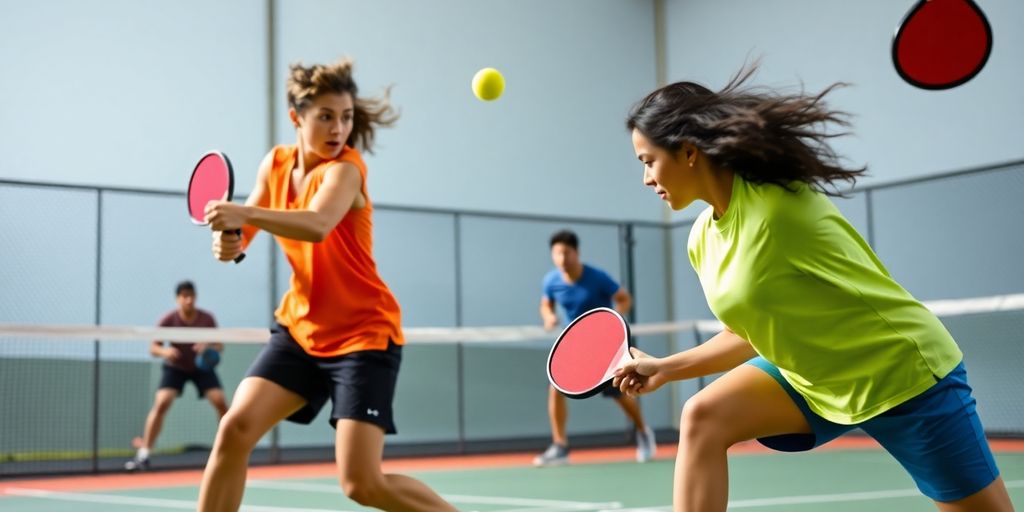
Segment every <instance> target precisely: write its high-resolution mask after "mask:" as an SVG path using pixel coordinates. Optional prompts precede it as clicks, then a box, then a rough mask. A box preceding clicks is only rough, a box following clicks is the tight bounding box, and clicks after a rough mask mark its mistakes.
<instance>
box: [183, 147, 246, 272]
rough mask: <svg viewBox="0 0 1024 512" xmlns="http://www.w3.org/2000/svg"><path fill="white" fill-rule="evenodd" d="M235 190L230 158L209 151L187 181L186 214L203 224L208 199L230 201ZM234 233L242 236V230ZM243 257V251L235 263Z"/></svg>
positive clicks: (194, 221)
mask: <svg viewBox="0 0 1024 512" xmlns="http://www.w3.org/2000/svg"><path fill="white" fill-rule="evenodd" d="M234 192H235V172H234V169H232V167H231V160H228V156H227V155H225V154H224V153H221V152H220V151H210V152H209V153H206V154H205V155H203V156H202V157H201V158H200V159H199V162H198V163H197V164H196V166H195V168H194V169H192V177H191V178H190V179H189V181H188V194H187V196H188V198H187V199H188V216H189V218H190V219H191V220H192V223H193V224H197V225H200V226H205V225H207V224H209V223H208V222H206V205H207V204H209V203H210V201H230V200H231V198H232V196H234ZM234 232H235V234H236V235H238V236H242V230H240V229H236V230H235V231H234ZM243 259H245V253H242V254H239V255H238V257H236V258H235V263H240V262H241V261H242V260H243Z"/></svg>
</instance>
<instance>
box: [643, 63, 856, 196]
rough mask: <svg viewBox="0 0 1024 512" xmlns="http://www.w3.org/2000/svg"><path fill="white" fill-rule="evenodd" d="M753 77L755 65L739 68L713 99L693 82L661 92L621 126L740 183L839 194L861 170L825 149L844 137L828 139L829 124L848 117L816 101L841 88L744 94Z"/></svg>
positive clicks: (749, 90) (764, 90) (753, 90)
mask: <svg viewBox="0 0 1024 512" xmlns="http://www.w3.org/2000/svg"><path fill="white" fill-rule="evenodd" d="M756 71H757V64H756V63H755V64H753V65H751V66H748V67H745V68H744V69H742V70H741V71H740V72H739V73H737V74H736V75H735V76H733V77H732V79H731V80H730V81H729V83H728V85H726V86H725V87H724V88H723V89H722V90H720V91H718V92H713V91H711V90H710V89H708V88H707V87H704V86H702V85H700V84H696V83H693V82H677V83H674V84H671V85H666V86H665V87H662V88H660V89H658V90H656V91H654V92H652V93H650V94H648V95H647V97H646V98H644V99H643V100H641V101H640V102H639V103H637V104H636V105H635V106H634V107H633V109H632V110H631V111H630V113H629V117H628V119H627V120H626V127H627V128H629V130H631V131H632V130H634V129H635V130H639V131H640V133H641V134H643V135H644V137H646V138H647V139H648V140H650V141H651V142H652V143H653V144H654V145H656V146H658V147H660V148H662V149H665V150H667V151H669V152H670V153H672V154H673V155H675V154H676V153H677V152H678V151H679V150H680V149H681V148H682V145H683V143H684V142H688V143H690V144H693V145H694V146H696V147H697V149H699V150H700V151H702V152H704V154H705V155H707V157H708V158H709V159H710V161H711V163H712V164H714V165H715V166H718V167H723V168H726V169H729V170H731V171H733V172H735V173H737V174H739V175H740V176H742V177H743V179H744V180H746V181H750V182H754V183H774V184H777V185H780V186H782V187H785V188H787V189H789V185H790V184H791V183H793V182H794V181H803V182H805V183H807V184H809V185H810V186H811V187H813V188H815V189H817V190H819V191H821V192H824V193H825V194H828V195H832V196H841V195H843V194H842V193H841V192H839V191H838V187H837V186H836V182H837V181H845V182H848V183H850V184H851V185H852V184H853V183H855V182H856V180H857V178H858V177H860V176H862V175H864V173H865V172H866V170H867V168H866V167H861V168H853V169H849V168H845V167H843V166H842V165H841V164H840V162H839V160H840V158H839V156H838V155H837V154H836V152H835V151H834V150H833V149H832V148H831V147H830V146H829V144H828V139H831V138H833V137H839V136H842V135H846V134H847V133H846V132H835V133H830V132H829V131H827V129H828V125H829V124H830V123H831V124H834V125H837V126H841V127H844V128H845V127H848V126H850V123H849V122H848V121H847V118H848V117H849V115H848V114H846V113H844V112H839V111H835V110H829V109H828V108H827V107H826V105H825V102H824V101H823V98H824V97H825V95H826V94H828V93H830V92H832V91H833V90H835V89H837V88H839V87H843V86H845V85H846V84H843V83H836V84H832V85H831V86H829V87H827V88H826V89H825V90H824V91H822V92H821V93H819V94H817V95H813V96H811V95H807V94H804V93H803V92H802V91H801V93H800V94H790V95H786V94H782V93H780V92H777V91H774V90H771V89H767V88H759V87H744V83H746V82H747V80H748V79H749V78H750V77H751V76H752V75H753V74H754V73H755V72H756ZM830 189H831V190H830Z"/></svg>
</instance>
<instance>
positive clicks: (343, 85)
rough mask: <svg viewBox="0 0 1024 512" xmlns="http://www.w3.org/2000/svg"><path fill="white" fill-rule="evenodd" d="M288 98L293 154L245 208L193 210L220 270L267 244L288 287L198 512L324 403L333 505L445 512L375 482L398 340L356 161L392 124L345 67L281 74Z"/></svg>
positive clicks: (275, 159) (418, 495)
mask: <svg viewBox="0 0 1024 512" xmlns="http://www.w3.org/2000/svg"><path fill="white" fill-rule="evenodd" d="M287 85H288V105H289V111H288V114H289V117H290V118H291V121H292V123H293V124H294V126H295V128H296V135H297V142H296V144H295V145H294V146H278V147H275V148H274V149H272V150H271V151H270V152H269V153H268V154H267V156H266V157H265V158H264V159H263V162H262V163H261V164H260V168H259V176H258V178H257V180H256V185H255V187H254V188H253V191H252V194H251V195H250V196H249V199H248V201H247V202H246V204H245V205H244V206H243V205H237V204H232V203H229V202H213V203H210V205H209V206H208V207H207V210H206V214H207V216H206V219H207V220H208V221H209V222H210V224H211V226H212V228H213V229H214V232H213V254H214V256H215V257H216V258H217V259H219V260H221V261H230V260H233V259H234V258H235V256H237V255H238V254H240V253H241V252H242V251H243V250H244V248H245V247H246V246H248V244H249V243H250V242H251V241H252V239H253V237H254V236H256V233H257V232H258V231H259V230H263V231H267V232H269V233H271V234H273V235H274V237H275V239H276V240H277V242H278V244H279V245H280V246H281V249H282V250H284V253H285V255H286V256H287V258H288V261H289V263H290V264H291V266H292V278H291V286H290V288H289V290H288V291H287V293H285V295H284V297H283V298H282V299H281V304H280V306H279V307H278V309H277V311H276V312H275V317H276V323H275V325H274V327H273V328H272V329H271V336H270V342H269V343H268V344H267V346H266V347H265V348H264V349H263V351H262V352H261V353H260V355H259V356H258V357H257V358H256V360H255V361H254V362H253V364H252V367H251V368H250V369H249V371H248V373H247V375H246V378H245V379H243V380H242V382H241V383H240V384H239V385H238V389H237V390H236V391H235V395H234V400H233V402H232V404H231V408H230V409H229V410H228V413H227V415H225V416H224V418H223V419H222V420H221V422H220V427H219V428H218V431H217V439H216V441H215V443H214V446H213V451H212V452H211V453H210V460H209V462H208V463H207V466H206V471H205V472H204V474H203V482H202V487H201V489H200V492H199V511H200V512H214V511H216V512H222V511H225V510H238V507H239V506H240V504H241V501H242V492H243V490H244V487H245V474H246V470H247V465H248V460H249V455H250V453H251V452H252V449H253V447H254V446H255V445H256V442H257V441H259V439H260V438H261V437H263V435H264V434H266V433H267V432H268V431H269V430H270V429H271V428H272V427H273V426H274V425H275V424H277V423H278V422H280V421H281V420H284V419H288V420H291V421H295V422H299V423H309V422H310V421H312V420H313V419H314V418H315V417H316V416H317V413H318V412H319V410H320V409H321V407H323V405H324V404H325V403H326V401H327V399H328V398H330V400H331V402H332V406H331V407H332V409H331V415H330V422H331V424H332V425H333V426H334V427H335V431H336V437H335V453H336V457H337V463H338V472H339V475H338V477H339V481H340V483H341V488H342V489H343V490H344V492H345V494H346V495H348V496H349V497H350V498H352V499H353V500H355V501H357V502H358V503H360V504H362V505H365V506H369V507H375V508H379V509H382V510H423V511H428V510H429V511H454V510H455V508H454V507H452V506H451V505H450V504H448V503H446V502H445V501H444V500H443V499H441V497H440V496H438V495H437V494H436V493H434V491H432V490H431V489H430V488H429V487H427V486H426V485H424V484H423V483H421V482H419V481H417V480H415V479H412V478H409V477H407V476H403V475H391V474H388V475H385V474H384V473H383V472H382V470H381V457H382V454H383V448H384V435H385V434H387V433H395V431H396V429H395V425H394V422H393V420H392V411H391V403H392V399H393V397H394V389H395V383H396V380H397V377H398V368H399V364H400V362H401V354H402V345H403V344H404V339H403V337H402V330H401V313H400V310H399V307H398V303H397V302H396V301H395V298H394V296H393V295H392V294H391V292H390V290H388V287H387V285H386V284H384V281H383V280H381V278H380V276H379V275H378V273H377V268H376V264H375V263H374V260H373V250H372V247H373V238H372V222H371V215H372V212H373V205H372V203H371V201H370V197H369V194H368V193H367V188H366V178H367V174H366V172H367V171H366V164H365V163H364V162H363V159H362V156H361V154H360V151H359V149H356V148H360V149H362V150H365V151H370V150H371V148H372V146H373V138H374V132H375V129H376V127H378V126H389V125H391V124H392V123H393V122H394V121H395V119H396V118H397V116H396V115H395V114H394V112H393V111H392V109H391V107H390V106H389V104H388V103H387V100H386V98H385V99H368V98H360V97H359V96H358V95H357V92H358V89H357V87H356V84H355V82H354V81H353V79H352V63H351V61H350V60H348V59H343V60H341V61H339V62H337V63H335V64H332V65H329V66H323V65H314V66H310V67H304V66H302V65H293V66H292V67H291V75H290V77H289V79H288V84H287ZM234 229H242V237H238V236H236V235H233V234H231V230H234Z"/></svg>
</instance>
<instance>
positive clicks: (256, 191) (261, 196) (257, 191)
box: [242, 151, 274, 248]
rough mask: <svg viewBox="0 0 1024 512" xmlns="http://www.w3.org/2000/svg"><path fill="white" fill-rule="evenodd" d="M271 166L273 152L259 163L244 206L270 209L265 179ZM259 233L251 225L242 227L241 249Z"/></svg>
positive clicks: (247, 245)
mask: <svg viewBox="0 0 1024 512" xmlns="http://www.w3.org/2000/svg"><path fill="white" fill-rule="evenodd" d="M273 165H274V152H273V151H271V152H269V153H267V156H265V157H263V161H262V162H260V168H259V171H258V172H257V174H256V184H255V185H253V187H252V192H250V193H249V197H248V198H247V199H246V200H245V205H246V206H254V207H259V208H269V207H270V191H269V190H268V189H267V179H268V177H269V176H270V169H271V167H273ZM259 232H260V230H259V228H257V227H256V226H253V225H251V224H246V225H245V226H242V239H243V248H247V247H249V244H251V243H252V240H253V238H256V234H257V233H259Z"/></svg>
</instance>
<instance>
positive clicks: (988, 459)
mask: <svg viewBox="0 0 1024 512" xmlns="http://www.w3.org/2000/svg"><path fill="white" fill-rule="evenodd" d="M748 364H751V365H753V366H756V367H758V368H760V369H762V370H764V371H765V372H767V373H768V374H769V375H771V376H772V377H773V378H774V379H775V380H776V382H778V383H779V384H780V385H782V387H783V388H785V390H786V392H787V393H789V396H790V398H792V399H793V401H794V402H795V403H796V405H797V407H799V408H800V410H801V411H802V412H803V413H804V416H805V417H806V418H807V423H808V424H810V426H811V431H812V432H813V433H811V434H786V435H781V436H772V437H766V438H762V439H758V441H760V442H761V444H763V445H765V446H767V447H769V448H772V449H775V450H780V451H790V452H795V451H804V450H810V449H811V448H814V447H816V446H821V445H823V444H825V443H827V442H829V441H831V440H833V439H835V438H837V437H839V436H840V435H842V434H844V433H846V432H849V431H851V430H853V429H856V428H859V429H861V430H863V431H864V432H866V433H867V434H868V435H870V436H871V437H873V438H875V440H876V441H878V443H879V444H881V445H882V447H883V448H885V449H886V450H887V451H888V452H889V453H890V454H892V456H893V457H895V458H896V460H897V461H899V463H900V464H901V465H903V468H904V469H906V470H907V472H909V473H910V476H911V477H913V478H914V482H915V483H917V487H918V489H920V490H921V492H922V493H923V494H924V495H925V496H928V497H929V498H931V499H933V500H935V501H944V502H949V501H956V500H960V499H963V498H966V497H968V496H970V495H972V494H974V493H976V492H978V491H980V490H982V489H984V488H985V487H987V486H988V485H989V484H991V483H992V482H993V481H994V480H995V479H996V478H997V477H998V476H999V469H998V468H996V463H995V460H994V459H993V458H992V451H991V450H990V449H989V446H988V441H987V440H986V439H985V431H984V430H983V429H982V426H981V420H980V419H979V418H978V413H977V411H976V410H975V400H974V397H973V396H971V386H970V385H968V384H967V371H966V370H965V369H964V365H963V363H960V364H959V365H957V367H956V368H954V369H953V371H951V372H949V374H948V375H946V376H945V377H943V378H941V379H938V380H937V382H936V383H935V385H934V386H932V387H930V388H928V389H927V390H925V391H924V392H923V393H921V394H920V395H917V396H915V397H914V398H911V399H910V400H907V401H906V402H903V403H902V404H900V405H897V406H896V407H894V408H892V409H889V410H888V411H886V412H884V413H882V414H880V415H878V416H875V417H874V418H871V419H869V420H867V421H864V422H861V423H857V424H855V425H840V424H838V423H833V422H831V421H828V420H826V419H825V418H822V417H821V416H818V415H817V414H815V413H814V412H813V411H811V409H810V408H809V407H808V406H807V401H806V400H805V399H804V397H803V396H801V395H800V394H799V393H798V392H797V391H796V389H794V388H793V386H792V385H790V384H789V382H787V381H786V379H785V378H783V376H782V373H781V372H780V371H779V369H778V368H776V367H775V366H774V365H772V364H771V363H769V362H768V361H766V360H765V359H764V358H761V357H755V358H754V359H751V360H750V361H748Z"/></svg>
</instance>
